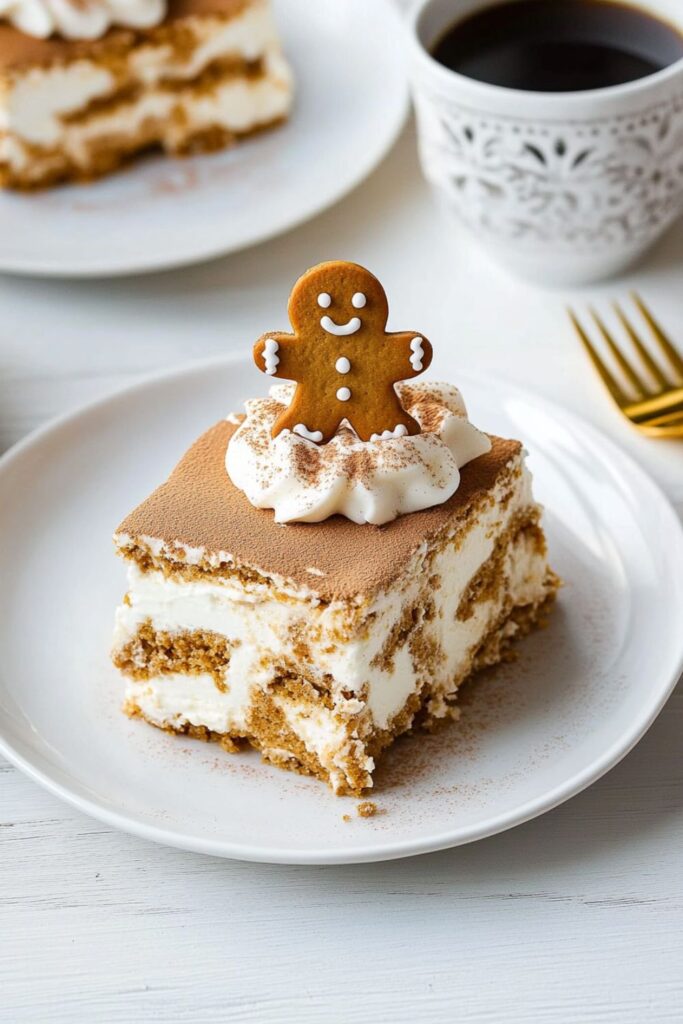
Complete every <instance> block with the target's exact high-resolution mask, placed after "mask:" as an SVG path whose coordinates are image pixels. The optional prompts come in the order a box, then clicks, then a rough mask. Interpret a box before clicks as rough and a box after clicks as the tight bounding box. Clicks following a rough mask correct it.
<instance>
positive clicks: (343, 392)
mask: <svg viewBox="0 0 683 1024" xmlns="http://www.w3.org/2000/svg"><path fill="white" fill-rule="evenodd" d="M350 397H351V389H350V388H339V391H337V398H338V399H339V401H340V402H348V400H349V398H350Z"/></svg>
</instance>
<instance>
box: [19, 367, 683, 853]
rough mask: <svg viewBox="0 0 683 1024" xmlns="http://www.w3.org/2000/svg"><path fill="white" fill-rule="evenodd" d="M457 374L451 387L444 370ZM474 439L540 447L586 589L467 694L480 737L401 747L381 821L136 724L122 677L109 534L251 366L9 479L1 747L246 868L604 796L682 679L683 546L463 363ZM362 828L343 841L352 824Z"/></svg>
mask: <svg viewBox="0 0 683 1024" xmlns="http://www.w3.org/2000/svg"><path fill="white" fill-rule="evenodd" d="M441 369H442V371H443V370H444V369H445V368H444V367H443V366H442V368H441ZM450 371H452V372H448V374H447V376H448V378H449V379H453V380H457V381H458V383H459V384H461V385H462V387H463V390H464V393H465V395H466V397H467V399H468V404H469V406H470V412H471V415H472V418H473V420H474V421H475V422H476V423H477V424H479V425H480V426H482V427H485V428H486V429H488V430H491V431H495V432H498V433H501V434H504V435H512V436H515V437H519V438H521V439H522V440H523V441H524V442H525V444H526V445H527V447H528V449H529V451H530V453H531V454H530V463H531V467H532V469H533V471H534V475H535V487H536V493H537V495H538V497H539V499H540V500H541V501H542V502H543V503H544V504H545V506H546V527H547V532H548V536H549V542H550V551H551V557H552V564H553V565H554V567H555V568H556V569H557V571H558V572H559V573H560V574H561V576H562V577H563V578H564V580H565V581H566V586H565V587H564V589H563V590H562V592H561V595H560V598H559V603H558V607H557V609H556V610H555V612H554V614H553V616H552V618H551V621H550V625H549V626H548V628H547V629H546V630H545V631H541V632H539V633H537V634H536V635H534V636H531V637H529V638H528V639H527V640H525V641H524V643H523V646H522V647H521V654H520V658H519V660H518V661H517V662H516V663H514V664H512V665H504V666H501V667H500V668H499V669H498V670H497V671H496V672H495V673H494V674H493V675H491V676H490V677H489V678H486V679H484V680H482V681H480V682H479V683H478V684H477V685H476V687H473V688H472V690H471V692H470V697H469V699H468V702H467V704H466V706H465V709H464V714H463V718H462V720H461V722H460V723H458V724H455V725H452V726H450V727H446V728H445V729H443V730H442V731H441V732H440V733H437V734H436V735H434V736H427V735H422V736H416V737H411V738H408V739H404V740H402V741H399V742H398V743H397V744H396V745H395V747H394V748H393V749H392V750H391V751H390V752H389V753H388V754H387V755H386V757H385V761H384V763H383V765H381V766H380V770H379V772H378V774H377V780H376V781H377V788H376V791H375V793H374V796H373V799H374V800H375V801H376V803H377V805H378V808H379V810H380V812H381V813H380V814H378V815H377V816H375V817H373V818H369V819H361V818H358V817H357V816H356V814H355V804H356V801H355V800H352V799H344V798H336V797H334V796H333V795H332V794H331V793H330V792H329V790H327V788H326V787H325V786H324V785H323V784H322V783H320V782H317V781H315V780H313V779H306V778H302V777H300V776H298V775H294V774H290V773H288V772H284V771H281V770H279V769H277V768H273V767H270V766H268V765H265V764H262V763H261V762H260V759H259V757H258V755H257V754H256V753H253V752H250V753H245V754H241V755H238V756H236V755H229V754H226V753H224V752H223V751H222V750H221V749H220V748H219V747H217V746H215V745H206V744H203V743H200V742H197V741H193V740H186V739H179V738H177V737H173V736H168V735H166V734H165V733H162V732H158V731H157V730H155V729H152V728H150V727H149V726H147V725H146V724H144V723H142V722H131V721H129V720H128V719H127V718H126V717H124V715H123V714H122V713H121V712H120V705H121V700H122V691H123V683H122V680H121V678H120V677H119V676H118V674H117V672H116V671H115V670H114V669H113V668H112V667H111V665H110V664H109V661H108V656H107V655H108V647H109V642H110V637H111V629H112V619H113V613H114V607H115V605H116V604H117V603H118V602H119V600H120V598H121V596H122V594H123V592H124V590H125V572H124V566H123V565H122V564H120V563H119V561H118V560H117V559H116V558H115V556H114V553H113V549H112V545H111V540H110V537H111V533H112V531H113V529H114V528H115V527H116V525H117V524H118V522H119V521H120V520H121V519H122V518H123V516H124V515H125V514H126V513H127V512H128V511H129V509H130V508H131V507H132V506H133V505H135V504H136V503H137V502H139V501H140V500H141V499H142V498H144V497H145V495H146V494H147V493H148V491H149V490H150V489H151V488H152V487H153V486H155V485H156V484H157V483H159V482H161V480H162V479H163V478H164V476H165V475H166V474H167V473H168V472H169V471H170V470H171V468H172V466H173V465H174V463H175V462H176V460H177V459H178V458H179V456H180V455H181V454H182V453H183V451H184V449H185V448H186V447H187V446H188V445H189V444H190V442H191V441H192V440H193V439H194V438H195V436H196V435H198V434H199V433H200V432H201V431H202V430H203V429H205V428H206V427H207V426H208V425H210V424H211V423H212V422H214V421H216V420H218V419H220V418H221V417H222V416H224V415H225V414H226V413H227V412H228V411H229V410H231V409H239V408H240V407H241V402H242V400H243V399H244V397H245V396H247V395H249V394H253V392H254V383H255V381H257V380H258V375H257V374H256V373H255V371H254V369H253V367H252V366H251V365H250V364H248V363H247V362H246V360H242V359H236V360H235V359H233V360H230V361H222V362H220V363H216V362H212V363H211V364H203V365H201V366H199V367H195V368H191V369H189V370H185V371H182V372H179V373H175V374H172V375H169V376H164V377H157V378H155V379H153V380H151V381H149V382H145V383H143V384H141V385H138V386H136V387H133V388H130V389H128V390H126V391H122V392H120V393H119V394H117V395H114V396H113V397H112V398H110V399H108V400H105V401H101V402H98V403H96V404H94V405H91V406H89V407H87V408H85V409H83V410H82V411H81V412H79V413H76V414H75V415H72V416H70V417H67V418H65V419H62V420H61V421H59V422H57V423H55V424H54V425H51V426H48V427H46V428H45V429H43V430H41V431H40V432H38V433H37V434H34V435H33V436H32V437H30V438H28V439H27V440H26V441H24V442H23V443H22V444H20V445H19V446H17V447H16V448H15V449H13V450H12V451H10V452H8V453H7V454H6V455H5V457H4V458H3V459H2V460H0V493H1V494H2V502H1V503H0V578H1V579H2V580H3V586H2V588H0V649H2V658H1V659H0V749H1V750H2V752H4V753H5V754H6V756H7V757H8V758H9V759H10V760H11V761H13V762H14V763H15V764H16V765H17V766H18V767H20V768H21V769H23V770H24V771H25V772H27V774H29V775H30V776H31V777H32V778H33V779H35V780H36V781H37V782H39V783H41V784H42V785H44V786H46V787H47V788H48V789H49V790H51V791H52V792H53V793H55V794H57V795H58V796H60V797H63V798H64V799H65V800H67V801H69V802H70V803H72V804H73V805H74V806H76V807H78V808H80V809H81V810H83V811H85V812H87V813H89V814H92V815H94V816H95V817H97V818H100V819H102V820H103V821H105V822H107V823H108V824H111V825H115V826H118V827H120V828H123V829H126V830H129V831H131V832H134V833H136V834H138V835H140V836H145V837H147V838H150V839H155V840H157V841H159V842H163V843H169V844H171V845H174V846H179V847H183V848H186V849H190V850H197V851H200V852H203V853H210V854H218V855H221V856H226V857H238V858H242V859H245V860H263V861H278V862H290V863H341V862H351V861H368V860H382V859H387V858H393V857H403V856H407V855H409V854H415V853H421V852H426V851H429V850H438V849H441V848H444V847H448V846H455V845H457V844H459V843H466V842H470V841H471V840H474V839H479V838H481V837H483V836H487V835H491V834H492V833H494V832H499V831H501V830H502V829H505V828H510V827H511V826H512V825H516V824H518V823H520V822H522V821H526V820H527V819H529V818H532V817H534V816H535V815H538V814H541V813H542V812H543V811H546V810H548V809H549V808H551V807H554V806H555V805H557V804H559V803H560V802H561V801H563V800H566V799H567V798H568V797H570V796H572V795H573V794H574V793H577V792H579V790H581V789H583V788H584V787H585V786H587V785H589V783H591V782H593V781H594V780H595V779H597V778H598V777H599V776H601V775H602V774H603V773H604V772H606V771H607V770H608V769H609V768H610V767H612V765H614V764H615V763H616V762H617V761H618V760H619V759H620V758H621V757H623V755H624V754H625V753H626V752H627V751H628V750H629V749H630V748H631V747H632V746H633V745H634V743H636V741H637V740H638V739H639V738H640V737H641V736H642V735H643V733H644V732H645V730H646V729H647V728H648V726H649V725H650V724H651V723H652V721H653V719H654V718H655V716H656V715H657V712H658V711H659V710H660V709H661V707H662V705H663V704H664V702H665V701H666V699H667V697H668V696H669V694H670V692H671V690H672V688H673V686H674V684H675V682H676V679H677V678H678V675H679V674H680V672H681V670H682V669H683V631H682V630H681V622H683V576H682V574H681V571H680V566H681V564H683V531H682V530H681V527H680V524H679V522H678V520H677V518H676V516H675V514H674V512H673V510H672V509H671V507H670V506H669V505H668V503H667V501H666V500H665V498H664V497H663V496H662V495H661V493H660V492H659V491H658V490H657V488H656V487H655V485H654V484H653V483H652V482H651V481H650V480H649V478H648V477H646V476H645V475H644V474H643V473H642V471H641V470H640V469H638V468H637V466H636V465H635V464H634V463H633V462H631V460H630V459H629V458H627V457H626V456H625V455H624V454H623V453H622V452H621V451H620V450H619V449H618V448H616V447H615V446H614V445H613V444H612V443H611V442H610V441H608V440H607V439H605V438H604V437H603V436H602V435H600V434H599V433H597V432H596V431H595V430H594V429H592V428H591V427H589V426H588V425H587V424H585V423H584V422H582V421H581V420H579V419H577V418H576V417H574V416H573V415H571V414H570V413H568V412H566V411H564V410H563V409H561V408H559V407H555V406H553V405H550V404H548V403H546V402H545V401H543V400H541V399H539V398H536V397H534V396H532V395H530V394H526V393H523V392H520V391H517V390H514V389H512V388H509V387H507V386H505V385H504V384H502V383H495V382H493V383H492V382H491V380H490V379H489V380H484V379H481V378H478V377H464V375H462V374H457V373H456V372H454V371H455V367H451V368H450ZM345 814H348V815H351V821H349V822H345V821H344V820H343V817H342V816H343V815H345Z"/></svg>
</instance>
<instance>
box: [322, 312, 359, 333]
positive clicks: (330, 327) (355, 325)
mask: <svg viewBox="0 0 683 1024" xmlns="http://www.w3.org/2000/svg"><path fill="white" fill-rule="evenodd" d="M360 324H361V320H360V317H359V316H352V317H351V319H350V320H349V321H348V322H347V323H345V324H336V323H335V322H334V320H331V319H330V317H329V316H324V317H321V319H320V326H321V327H322V329H323V330H324V331H327V333H328V334H336V335H337V337H342V336H343V335H345V334H355V333H356V331H357V330H359V329H360Z"/></svg>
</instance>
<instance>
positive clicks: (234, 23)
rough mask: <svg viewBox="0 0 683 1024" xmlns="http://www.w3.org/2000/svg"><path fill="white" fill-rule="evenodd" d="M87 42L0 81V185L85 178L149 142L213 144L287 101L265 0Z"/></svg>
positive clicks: (283, 109) (181, 149) (247, 129)
mask: <svg viewBox="0 0 683 1024" xmlns="http://www.w3.org/2000/svg"><path fill="white" fill-rule="evenodd" d="M233 6H234V5H233ZM91 45H92V46H93V51H92V53H91V54H90V55H89V56H86V55H83V56H80V57H78V58H75V59H74V60H73V61H71V62H66V63H65V62H63V61H62V62H57V63H48V64H46V65H45V66H36V67H29V68H24V69H23V70H14V71H12V72H11V73H9V74H8V75H6V76H5V78H4V80H1V81H0V182H1V183H2V184H6V185H10V186H17V187H34V186H38V185H45V184H48V183H51V182H53V181H56V180H59V179H60V178H72V177H76V178H79V177H80V178H87V177H92V176H96V175H99V174H102V173H105V172H107V171H109V170H111V169H112V168H113V167H115V166H116V165H117V164H118V163H121V162H122V161H123V160H125V159H126V158H128V157H130V156H131V155H132V154H133V153H135V152H137V151H139V150H142V149H147V148H149V147H151V146H161V147H163V149H165V150H166V151H167V152H170V153H185V152H193V151H199V150H206V149H215V148H220V147H222V146H224V145H227V144H229V143H230V142H231V141H233V140H234V139H237V138H240V137H242V136H244V135H247V134H250V133H252V132H254V131H257V130H259V129H262V128H265V127H268V126H270V125H272V124H275V123H277V122H279V121H281V120H283V119H284V118H285V117H286V116H287V115H288V113H289V110H290V107H291V96H292V83H291V74H290V71H289V68H288V66H287V64H286V62H285V60H284V58H283V57H282V55H281V53H280V48H279V44H278V41H277V38H276V34H275V29H274V25H273V22H272V18H271V15H270V11H269V8H268V5H267V4H266V3H265V2H264V0H254V2H253V3H250V4H248V5H245V6H243V8H241V9H239V10H238V12H237V13H232V14H231V16H229V17H228V16H227V15H224V14H221V13H220V12H217V13H206V14H205V15H203V16H198V15H195V16H188V17H186V18H184V19H179V18H176V19H175V20H173V21H171V22H170V23H165V24H164V25H163V26H161V27H160V28H158V29H152V30H150V31H149V32H147V33H128V34H127V35H125V36H121V35H120V34H117V35H115V36H113V37H112V39H110V40H109V41H108V42H107V41H106V40H105V41H102V42H101V43H99V44H97V45H96V44H91Z"/></svg>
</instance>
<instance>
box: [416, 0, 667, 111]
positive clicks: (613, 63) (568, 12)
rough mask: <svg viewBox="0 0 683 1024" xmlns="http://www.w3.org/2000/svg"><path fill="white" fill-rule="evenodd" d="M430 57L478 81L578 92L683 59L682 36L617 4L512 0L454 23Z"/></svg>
mask: <svg viewBox="0 0 683 1024" xmlns="http://www.w3.org/2000/svg"><path fill="white" fill-rule="evenodd" d="M682 7H683V0H682ZM432 54H433V56H434V57H435V58H436V59H437V60H438V61H440V63H441V64H444V65H445V66H446V67H447V68H452V70H453V71H458V72H460V74H461V75H467V77H468V78H476V79H477V80H478V81H480V82H490V83H491V84H492V85H502V86H506V87H507V88H509V89H527V90H531V91H533V92H578V91H579V90H582V89H602V88H605V86H608V85H620V84H621V83H622V82H631V81H634V80H635V79H636V78H643V77H644V76H645V75H651V74H652V73H653V72H655V71H660V70H661V69H662V68H665V67H667V65H669V64H673V63H674V61H677V60H680V58H681V57H683V35H681V33H679V32H678V31H677V30H676V29H675V28H674V26H673V25H668V24H667V23H666V22H664V21H660V20H659V19H658V18H656V17H655V16H654V15H652V14H648V13H646V12H645V11H643V10H640V9H639V8H637V7H631V6H629V5H627V4H625V3H616V2H612V0H512V2H509V3H500V4H497V5H496V6H494V7H489V8H486V9H484V10H482V11H479V12H478V13H476V14H472V15H470V16H469V17H467V18H464V19H463V20H462V21H459V22H457V23H456V24H455V25H453V26H452V27H451V28H450V29H448V31H447V32H445V34H444V35H443V36H442V37H441V39H439V41H438V42H437V43H436V45H435V46H434V47H433V49H432Z"/></svg>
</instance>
